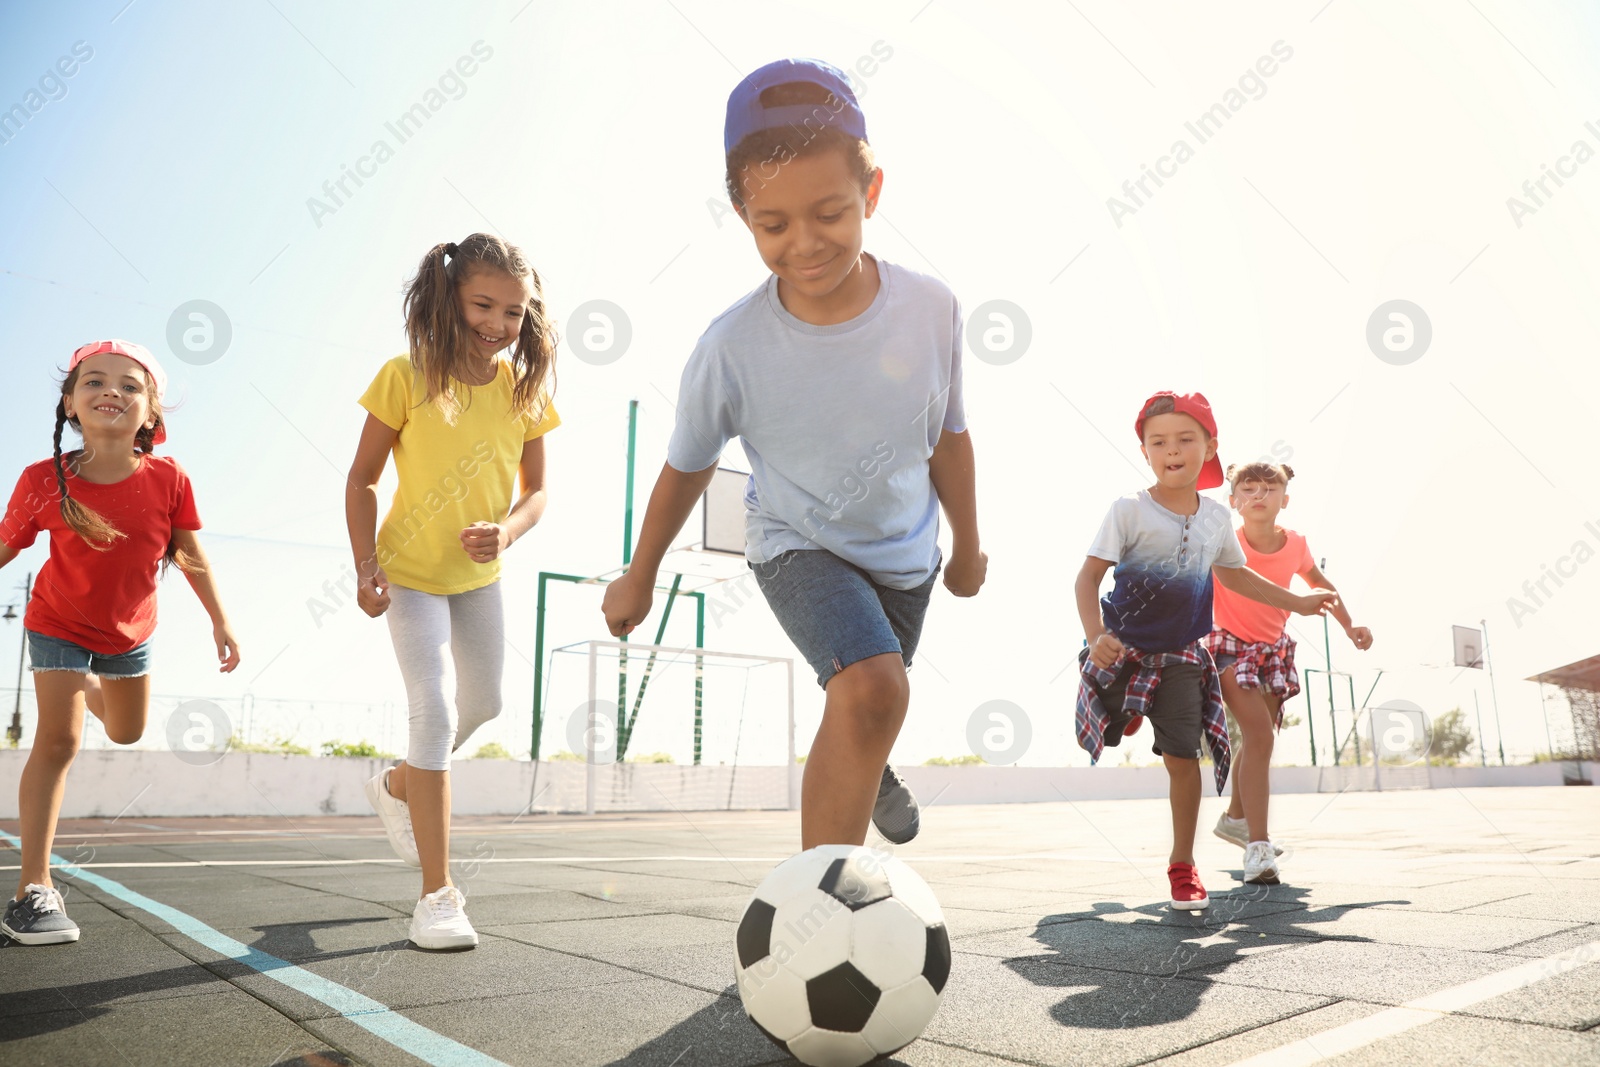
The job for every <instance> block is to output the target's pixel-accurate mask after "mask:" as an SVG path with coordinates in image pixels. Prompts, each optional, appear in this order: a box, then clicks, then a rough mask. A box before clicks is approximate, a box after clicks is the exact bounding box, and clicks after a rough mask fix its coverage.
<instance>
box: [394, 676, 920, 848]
mask: <svg viewBox="0 0 1600 1067" xmlns="http://www.w3.org/2000/svg"><path fill="white" fill-rule="evenodd" d="M910 699H911V686H910V683H909V682H908V680H907V679H906V670H905V665H904V663H903V662H902V661H901V658H900V653H898V652H886V653H884V654H882V655H879V656H870V657H868V658H867V659H864V660H860V661H858V662H856V663H852V664H850V666H848V667H846V668H845V669H844V670H842V671H840V672H839V673H838V674H835V675H834V676H833V677H832V678H831V679H829V681H828V697H827V702H826V703H825V704H824V705H823V711H822V725H821V726H820V727H818V728H817V736H816V740H814V741H812V742H811V754H810V755H809V756H808V757H807V758H806V773H805V780H804V782H803V783H802V785H801V792H800V847H801V848H802V849H807V848H815V847H817V846H818V845H841V844H842V845H859V844H861V843H862V842H864V841H865V840H866V839H867V824H868V823H869V822H870V821H871V819H872V804H873V801H874V799H875V798H876V797H877V795H878V783H879V781H880V780H881V779H882V777H883V765H884V764H885V763H887V762H889V750H890V749H892V748H893V747H894V741H895V738H896V737H898V736H899V735H900V724H901V723H902V722H904V721H905V717H906V707H907V705H908V704H909V703H910ZM421 836H422V835H421V832H420V831H419V832H418V835H417V837H418V844H419V845H420V843H421Z"/></svg>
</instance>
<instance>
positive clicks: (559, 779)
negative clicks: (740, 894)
mask: <svg viewBox="0 0 1600 1067" xmlns="http://www.w3.org/2000/svg"><path fill="white" fill-rule="evenodd" d="M545 686H546V688H545V694H544V700H543V701H542V704H543V707H544V714H543V722H542V723H541V727H540V731H539V736H540V742H539V749H540V753H541V755H542V758H543V759H544V760H547V761H549V765H550V768H551V769H552V770H553V771H557V772H558V773H556V774H553V775H552V776H551V778H550V780H549V787H550V789H551V790H553V791H555V793H556V794H560V795H550V796H547V797H546V798H544V799H542V800H541V802H540V806H541V807H546V806H554V807H556V808H558V809H561V810H569V811H570V810H582V811H585V812H589V813H594V812H596V811H638V810H685V811H710V810H750V809H761V808H767V809H788V808H796V807H798V805H799V764H797V763H796V762H795V738H794V661H793V660H792V659H790V658H788V657H782V656H758V655H750V654H746V653H739V652H720V651H716V650H713V649H700V648H685V647H680V646H669V645H648V644H643V643H639V642H622V641H610V640H588V641H578V642H574V643H572V644H568V645H563V646H562V647H560V648H556V649H554V650H552V651H551V653H550V656H549V668H548V670H547V672H546V676H545ZM563 764H565V765H566V767H565V768H563V766H562V765H563ZM580 769H581V774H580V773H577V772H579V771H580ZM562 771H565V773H559V772H562Z"/></svg>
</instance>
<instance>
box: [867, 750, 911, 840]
mask: <svg viewBox="0 0 1600 1067" xmlns="http://www.w3.org/2000/svg"><path fill="white" fill-rule="evenodd" d="M872 825H873V826H876V827H877V828H878V833H880V834H882V835H883V836H884V837H885V838H887V839H888V840H889V841H891V842H892V843H894V844H896V845H903V844H905V843H906V842H907V841H910V840H911V839H912V838H913V837H916V836H917V831H918V830H920V829H921V828H922V813H921V810H920V809H918V807H917V798H916V797H914V796H912V795H911V787H910V786H908V785H906V782H905V779H904V778H901V777H900V773H899V772H898V771H896V770H895V769H894V768H893V767H887V766H886V767H884V768H883V778H882V779H881V780H880V781H879V782H878V802H877V803H876V804H874V805H873V806H872Z"/></svg>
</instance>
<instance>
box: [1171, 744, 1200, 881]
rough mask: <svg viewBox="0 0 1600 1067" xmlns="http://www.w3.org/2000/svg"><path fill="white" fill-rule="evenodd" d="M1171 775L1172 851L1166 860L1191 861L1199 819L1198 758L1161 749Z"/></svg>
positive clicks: (1192, 860) (1173, 861) (1174, 861)
mask: <svg viewBox="0 0 1600 1067" xmlns="http://www.w3.org/2000/svg"><path fill="white" fill-rule="evenodd" d="M1161 761H1162V762H1163V763H1165V764H1166V765H1167V776H1168V778H1170V779H1171V782H1172V785H1171V792H1170V793H1169V794H1168V796H1169V798H1170V799H1171V801H1172V855H1171V856H1170V857H1168V859H1167V862H1168V863H1193V862H1194V831H1195V826H1196V825H1197V824H1198V823H1199V822H1200V761H1199V760H1197V759H1183V758H1181V757H1179V756H1174V755H1171V754H1170V753H1165V752H1164V753H1162V754H1161Z"/></svg>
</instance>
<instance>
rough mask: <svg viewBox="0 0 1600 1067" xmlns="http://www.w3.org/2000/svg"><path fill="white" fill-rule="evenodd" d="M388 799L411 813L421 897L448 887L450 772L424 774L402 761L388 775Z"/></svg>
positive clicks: (427, 772)
mask: <svg viewBox="0 0 1600 1067" xmlns="http://www.w3.org/2000/svg"><path fill="white" fill-rule="evenodd" d="M389 795H390V796H392V797H394V798H395V799H396V800H398V801H401V802H402V803H404V804H406V805H407V806H408V807H409V808H410V810H411V832H412V833H413V834H415V835H416V839H417V858H418V859H419V860H421V861H422V895H423V896H427V895H428V894H429V893H432V892H434V891H436V890H439V889H443V888H444V887H445V886H447V885H449V884H450V772H449V771H425V770H423V769H422V768H420V767H413V766H411V765H410V764H408V763H405V762H404V761H402V762H401V763H400V764H399V765H398V766H397V767H395V769H394V770H392V771H390V772H389Z"/></svg>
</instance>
